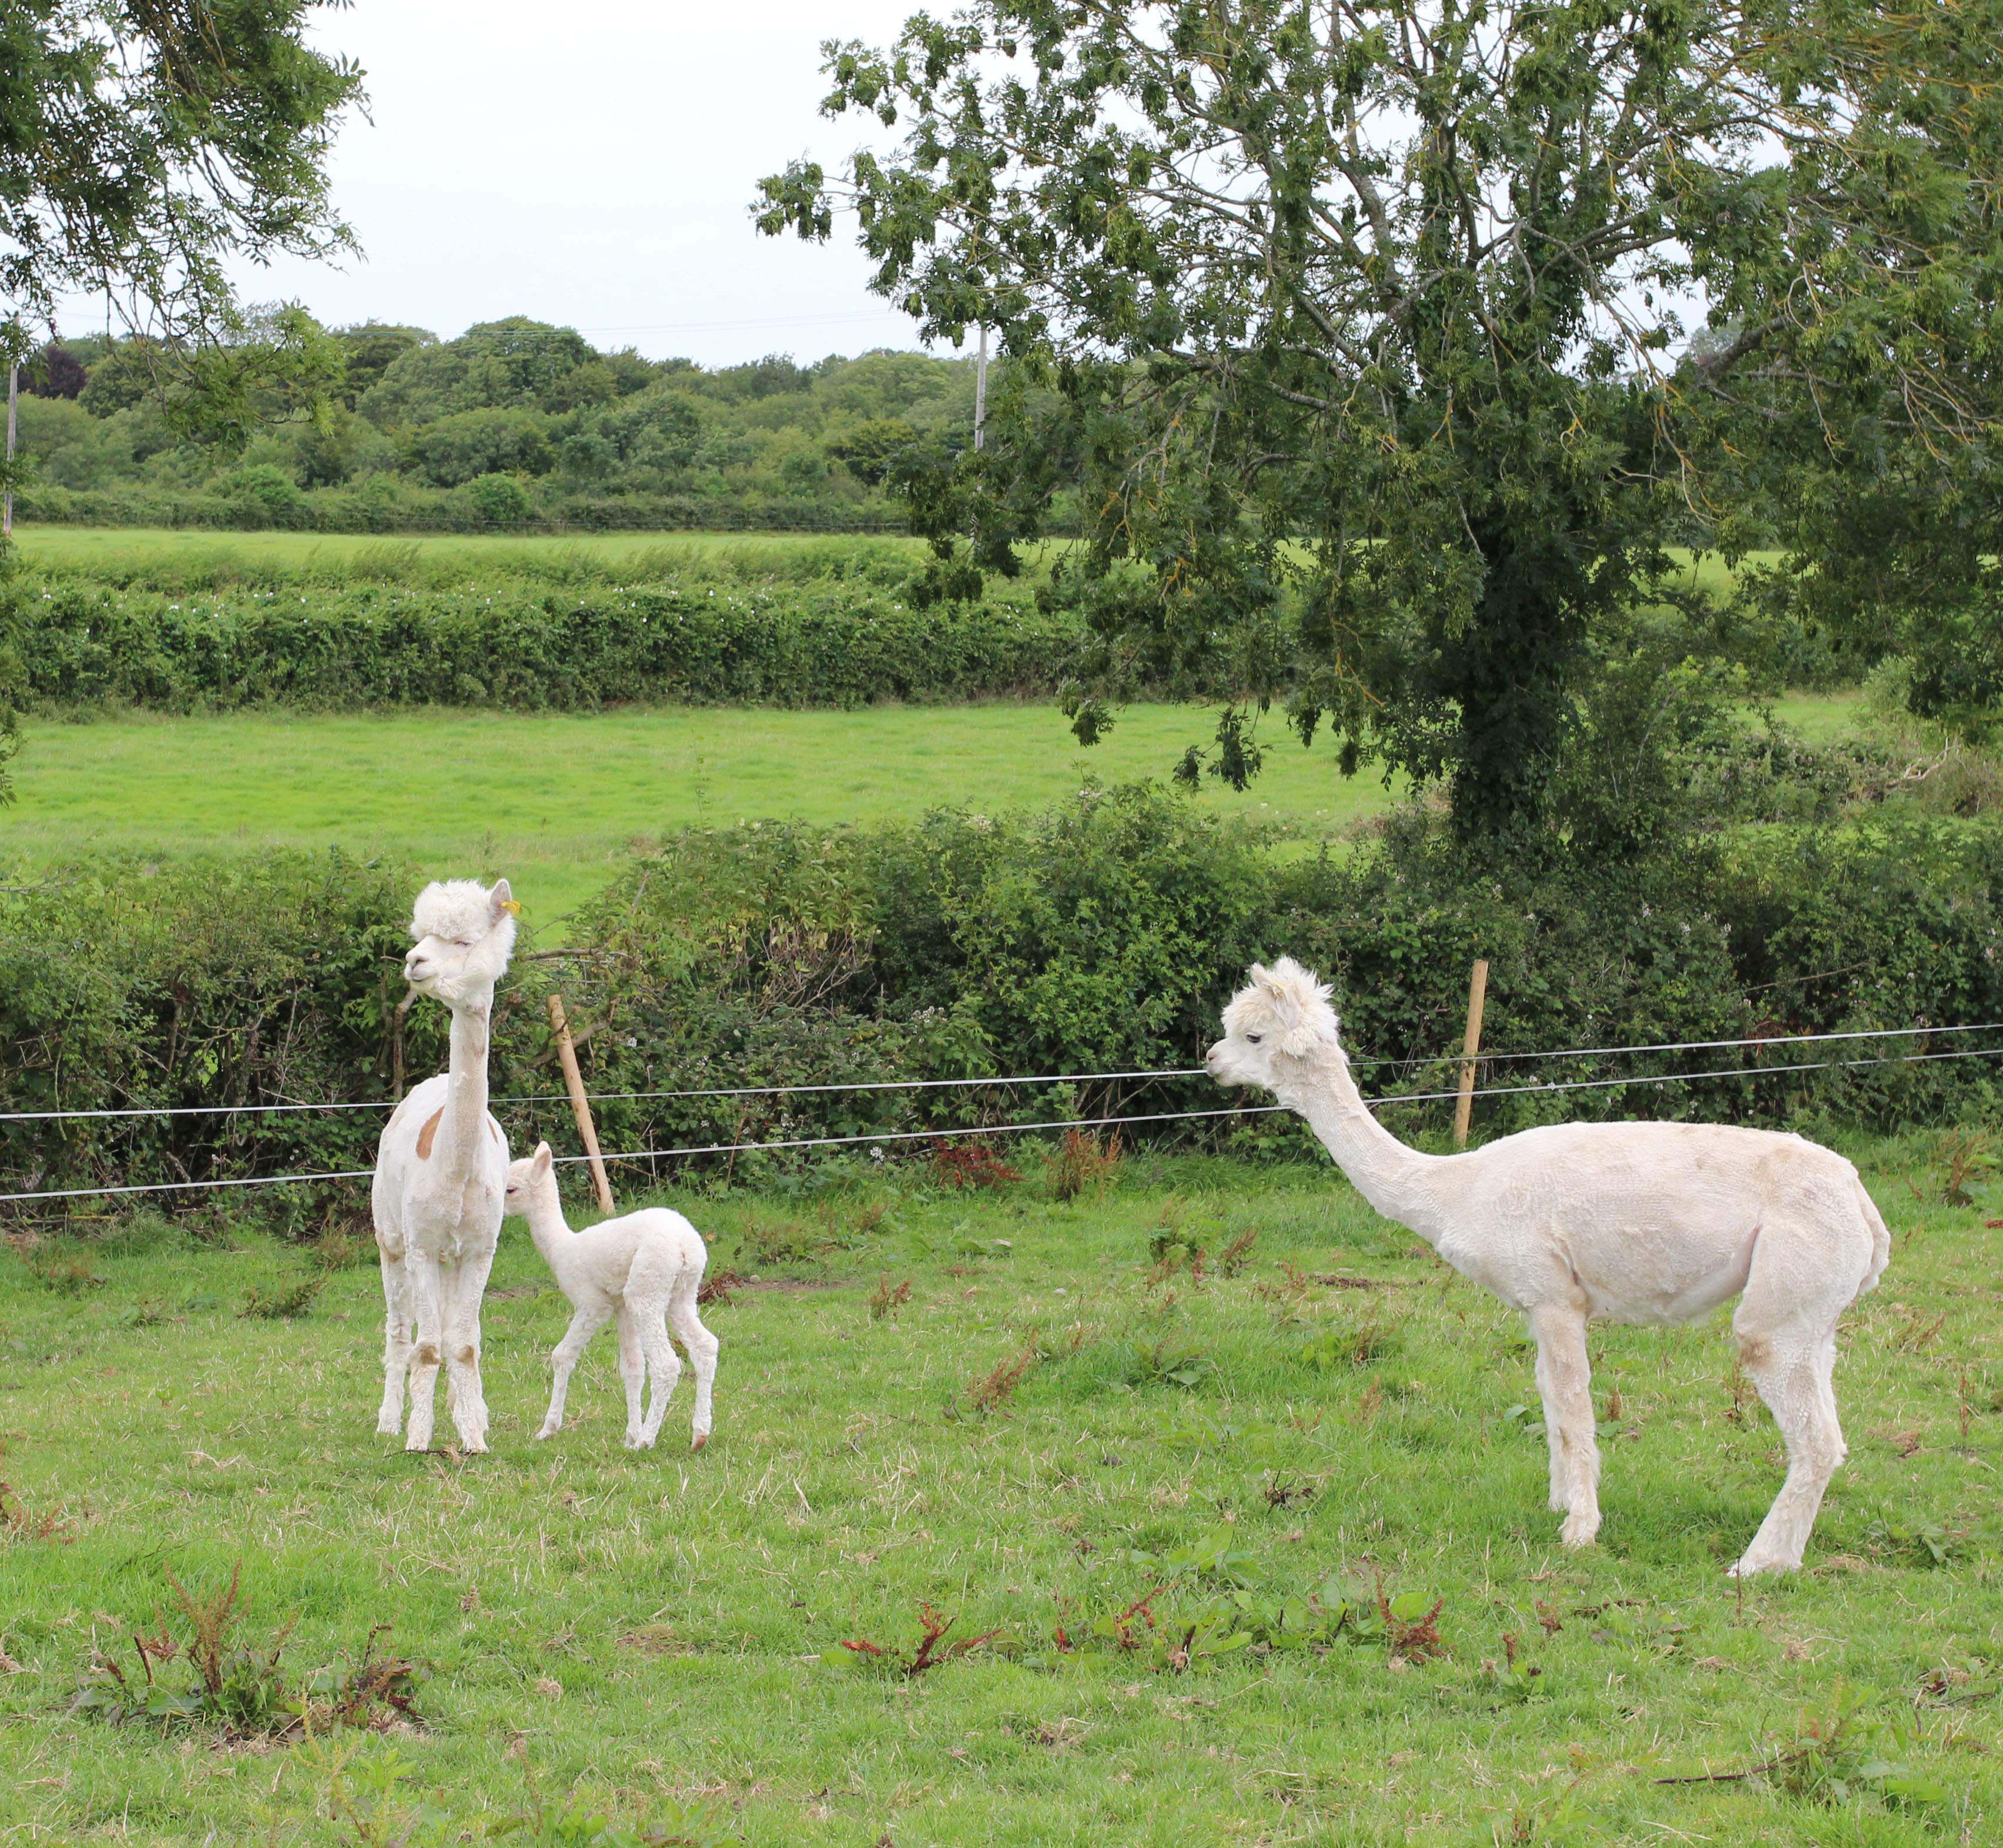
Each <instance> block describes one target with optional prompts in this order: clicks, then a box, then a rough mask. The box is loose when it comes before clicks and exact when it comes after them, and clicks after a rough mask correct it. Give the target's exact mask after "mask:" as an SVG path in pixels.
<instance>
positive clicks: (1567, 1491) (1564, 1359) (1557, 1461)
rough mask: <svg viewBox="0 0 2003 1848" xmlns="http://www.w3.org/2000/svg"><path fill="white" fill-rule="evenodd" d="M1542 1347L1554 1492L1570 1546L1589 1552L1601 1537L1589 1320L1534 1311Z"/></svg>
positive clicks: (1564, 1309) (1555, 1309)
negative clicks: (1587, 1341)
mask: <svg viewBox="0 0 2003 1848" xmlns="http://www.w3.org/2000/svg"><path fill="white" fill-rule="evenodd" d="M1529 1321H1530V1333H1531V1334H1532V1335H1533V1337H1534V1338H1535V1339H1536V1343H1537V1390H1538V1391H1539V1392H1540V1394H1541V1395H1543V1402H1544V1431H1545V1436H1546V1437H1547V1440H1548V1441H1549V1443H1550V1447H1551V1491H1552V1499H1553V1500H1554V1501H1556V1500H1557V1498H1558V1497H1559V1496H1563V1497H1564V1500H1563V1503H1562V1506H1563V1507H1564V1509H1565V1510H1566V1514H1565V1519H1564V1526H1563V1527H1561V1528H1560V1529H1559V1530H1558V1538H1560V1539H1561V1541H1562V1542H1564V1544H1565V1545H1567V1546H1585V1545H1590V1544H1591V1542H1592V1538H1593V1536H1594V1535H1596V1534H1597V1533H1598V1532H1599V1437H1598V1435H1597V1433H1596V1432H1595V1430H1594V1429H1593V1423H1592V1367H1591V1366H1590V1364H1589V1362H1588V1361H1587V1360H1586V1354H1585V1316H1584V1315H1582V1314H1581V1313H1580V1312H1579V1311H1578V1310H1576V1309H1575V1308H1573V1307H1571V1306H1570V1305H1569V1304H1558V1303H1543V1304H1539V1305H1538V1306H1537V1307H1536V1308H1534V1309H1533V1310H1532V1311H1530V1316H1529Z"/></svg>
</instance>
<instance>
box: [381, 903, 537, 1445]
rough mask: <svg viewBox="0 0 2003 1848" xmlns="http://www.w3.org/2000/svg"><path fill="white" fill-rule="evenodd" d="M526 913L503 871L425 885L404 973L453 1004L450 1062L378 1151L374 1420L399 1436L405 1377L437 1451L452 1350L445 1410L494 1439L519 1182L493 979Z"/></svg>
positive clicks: (482, 1441) (414, 1419) (410, 1441)
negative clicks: (495, 1352) (488, 1393)
mask: <svg viewBox="0 0 2003 1848" xmlns="http://www.w3.org/2000/svg"><path fill="white" fill-rule="evenodd" d="M516 909H517V907H516V904H515V901H514V899H513V898H512V895H511V894H510V893H509V890H508V882H507V880H505V879H503V880H497V881H496V882H495V885H494V887H493V888H492V890H491V891H489V890H488V888H487V887H484V886H482V885H480V884H476V883H475V882H474V881H473V880H466V879H455V880H449V881H447V882H446V883H444V884H433V885H428V886H426V887H425V889H424V891H421V893H419V894H418V902H417V905H416V906H415V908H414V910H413V911H412V913H411V936H414V937H415V938H416V939H417V943H416V944H415V946H414V947H413V948H412V949H411V953H410V954H409V955H408V956H407V957H404V975H405V977H406V978H407V980H408V981H409V982H410V983H411V986H412V987H414V988H415V989H418V992H420V993H422V994H426V995H429V996H432V999H435V1000H438V1001H442V1002H443V1003H445V1005H446V1006H447V1007H448V1008H449V1009H450V1010H452V1062H451V1065H450V1066H449V1069H447V1070H446V1071H444V1072H442V1073H440V1074H439V1076H437V1077H435V1078H427V1079H426V1080H425V1081H424V1083H422V1084H421V1085H419V1086H418V1087H417V1088H416V1089H415V1090H413V1091H412V1092H411V1094H409V1096H407V1097H405V1098H404V1101H403V1102H402V1103H400V1104H398V1105H397V1108H396V1111H395V1114H394V1115H392V1116H391V1117H390V1120H389V1122H387V1123H386V1124H385V1125H383V1139H382V1141H381V1142H380V1143H379V1144H378V1145H377V1147H376V1181H375V1186H374V1189H373V1191H372V1195H371V1205H372V1207H373V1209H374V1211H375V1218H376V1248H377V1251H378V1252H379V1254H380V1255H381V1258H382V1260H383V1299H384V1301H385V1303H386V1332H385V1334H384V1337H383V1409H382V1412H381V1414H380V1415H379V1416H378V1418H377V1419H376V1430H378V1431H379V1432H380V1433H382V1434H383V1436H384V1437H394V1436H395V1435H396V1434H397V1430H399V1428H400V1426H402V1424H403V1422H404V1376H405V1374H408V1375H409V1376H410V1381H411V1423H410V1430H409V1433H408V1435H407V1437H406V1439H405V1441H404V1448H405V1449H406V1450H414V1451H422V1450H428V1449H430V1448H431V1442H432V1391H433V1388H434V1386H435V1383H436V1381H437V1379H438V1370H439V1359H440V1357H441V1356H443V1359H444V1361H445V1365H446V1409H447V1410H448V1411H449V1412H450V1413H451V1415H452V1421H453V1424H454V1426H456V1427H457V1429H458V1431H459V1439H460V1444H461V1445H462V1446H463V1447H464V1448H466V1449H467V1450H469V1451H484V1449H486V1447H487V1401H486V1399H485V1398H484V1397H483V1396H482V1395H481V1390H480V1299H481V1296H482V1295H483V1294H484V1293H485V1291H486V1289H487V1273H488V1271H490V1270H491V1269H492V1268H493V1265H494V1247H495V1244H496V1243H497V1242H498V1241H499V1238H500V1236H501V1200H502V1194H503V1192H505V1188H506V1186H507V1181H508V1139H507V1137H506V1136H503V1135H502V1133H501V1125H499V1124H498V1123H497V1122H495V1120H494V1118H492V1117H491V1116H490V1115H488V1110H487V1038H488V1022H489V1020H490V1018H491V1015H492V1013H493V1008H494V985H495V982H498V980H499V979H500V978H501V976H502V973H503V971H505V970H506V968H507V967H508V958H509V954H511V953H512V950H513V949H514V947H515V912H516ZM413 1335H414V1338H415V1339H414V1342H413Z"/></svg>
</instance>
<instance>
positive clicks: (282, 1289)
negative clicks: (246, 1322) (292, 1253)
mask: <svg viewBox="0 0 2003 1848" xmlns="http://www.w3.org/2000/svg"><path fill="white" fill-rule="evenodd" d="M326 1287H327V1272H324V1271H322V1272H320V1273H319V1275H317V1276H305V1277H300V1278H297V1279H295V1280H294V1281H293V1282H292V1283H284V1284H281V1285H279V1286H278V1287H277V1288H276V1289H275V1290H271V1291H270V1292H269V1293H267V1292H265V1291H264V1290H260V1289H258V1288H257V1286H255V1285H254V1284H253V1286H251V1287H250V1289H249V1290H246V1291H245V1292H244V1293H243V1307H241V1308H240V1309H239V1310H238V1311H236V1313H237V1314H238V1315H239V1317H243V1316H248V1317H253V1318H257V1319H258V1320H260V1321H298V1320H299V1318H300V1317H301V1316H302V1315H305V1314H309V1312H310V1311H311V1310H312V1308H313V1304H315V1303H316V1301H317V1300H319V1298H320V1292H321V1291H322V1290H324V1289H325V1288H326Z"/></svg>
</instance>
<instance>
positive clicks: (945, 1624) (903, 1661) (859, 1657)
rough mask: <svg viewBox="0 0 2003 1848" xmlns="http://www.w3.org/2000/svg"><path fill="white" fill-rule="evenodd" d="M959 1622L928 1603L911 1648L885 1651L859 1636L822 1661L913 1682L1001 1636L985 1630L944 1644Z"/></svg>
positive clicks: (920, 1614) (920, 1613)
mask: <svg viewBox="0 0 2003 1848" xmlns="http://www.w3.org/2000/svg"><path fill="white" fill-rule="evenodd" d="M959 1621H960V1620H959V1619H957V1618H956V1617H942V1616H941V1615H939V1612H937V1611H935V1610H934V1609H933V1608H932V1606H931V1605H928V1604H927V1605H920V1606H919V1607H918V1622H919V1626H920V1633H919V1636H918V1641H917V1643H915V1644H914V1645H913V1646H912V1647H911V1648H910V1649H908V1650H897V1649H886V1648H884V1647H882V1646H881V1645H880V1644H879V1643H872V1642H869V1641H867V1640H865V1639H862V1638H860V1637H858V1638H856V1639H855V1640H852V1641H849V1642H845V1643H841V1644H840V1645H838V1646H837V1647H835V1648H834V1649H830V1650H828V1651H827V1653H826V1654H823V1656H822V1657H821V1660H822V1661H823V1662H829V1663H835V1664H841V1665H843V1666H845V1667H851V1668H859V1667H865V1666H866V1667H870V1668H879V1669H882V1670H884V1671H886V1672H888V1673H890V1674H893V1675H900V1676H901V1677H902V1678H904V1680H906V1681H916V1680H918V1678H919V1677H920V1676H921V1675H927V1674H929V1673H930V1672H931V1671H932V1670H933V1669H935V1668H938V1667H939V1664H941V1663H942V1662H949V1661H953V1660H954V1659H955V1658H956V1657H963V1656H968V1655H971V1654H973V1653H974V1650H977V1649H979V1648H980V1647H981V1646H982V1645H983V1644H984V1643H992V1642H993V1641H994V1640H995V1638H996V1637H997V1636H1000V1635H1001V1631H1000V1630H998V1629H991V1630H985V1631H983V1632H982V1633H981V1635H979V1636H963V1637H961V1638H960V1640H958V1641H956V1642H953V1643H949V1642H947V1641H946V1633H947V1632H948V1631H949V1630H950V1629H952V1628H953V1626H954V1624H956V1622H959Z"/></svg>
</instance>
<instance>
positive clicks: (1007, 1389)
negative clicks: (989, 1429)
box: [967, 1347, 1040, 1417]
mask: <svg viewBox="0 0 2003 1848" xmlns="http://www.w3.org/2000/svg"><path fill="white" fill-rule="evenodd" d="M1039 1358H1040V1356H1039V1355H1038V1354H1037V1352H1036V1349H1034V1348H1033V1347H1026V1348H1025V1349H1023V1350H1022V1353H1019V1354H1018V1355H1017V1356H1015V1359H1014V1360H1004V1361H1002V1362H1001V1363H1000V1364H999V1365H998V1366H997V1367H995V1368H994V1369H993V1370H991V1371H990V1372H988V1373H984V1374H982V1375H981V1377H980V1378H978V1379H977V1380H976V1381H974V1384H972V1385H970V1386H969V1387H968V1388H967V1403H968V1404H969V1405H971V1406H973V1408H974V1410H975V1411H976V1412H977V1413H979V1414H980V1415H981V1416H982V1417H986V1416H988V1413H989V1412H999V1411H1001V1409H1003V1408H1004V1407H1005V1406H1006V1405H1007V1404H1008V1402H1009V1401H1010V1400H1011V1399H1012V1398H1014V1397H1015V1388H1017V1387H1018V1386H1019V1385H1021V1384H1022V1381H1023V1380H1024V1378H1025V1377H1026V1376H1027V1375H1028V1374H1029V1370H1030V1369H1031V1368H1032V1367H1034V1366H1035V1365H1036V1362H1037V1360H1038V1359H1039Z"/></svg>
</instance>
